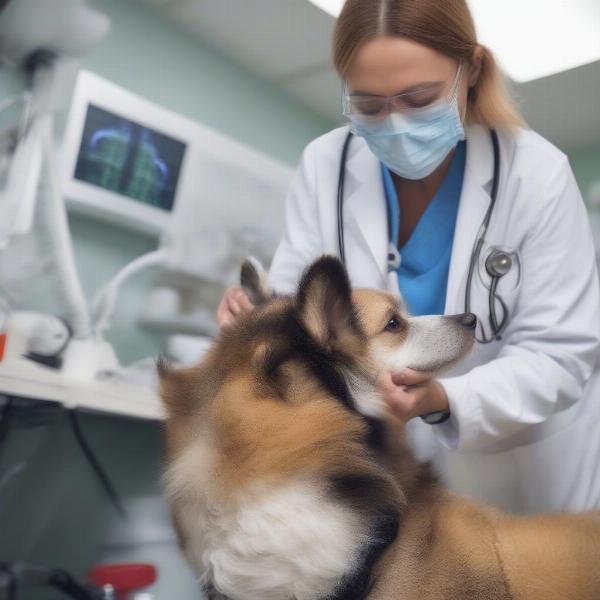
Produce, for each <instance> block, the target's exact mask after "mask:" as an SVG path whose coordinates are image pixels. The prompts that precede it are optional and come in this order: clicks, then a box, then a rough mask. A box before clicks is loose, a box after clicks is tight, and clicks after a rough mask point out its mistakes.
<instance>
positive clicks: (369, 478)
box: [159, 256, 600, 600]
mask: <svg viewBox="0 0 600 600" xmlns="http://www.w3.org/2000/svg"><path fill="white" fill-rule="evenodd" d="M242 283H243V285H244V287H245V289H246V291H247V293H248V294H249V296H250V299H251V300H252V302H253V303H254V305H255V309H254V310H253V311H251V312H249V313H247V314H245V315H243V316H241V317H239V319H238V320H237V322H236V323H235V324H233V325H232V326H230V327H229V328H227V329H225V330H223V331H222V332H221V333H220V334H219V336H218V337H217V339H216V340H215V342H214V344H213V346H212V347H211V349H210V350H209V352H208V353H207V355H206V356H205V358H204V359H203V360H202V362H201V364H200V365H198V366H195V367H191V368H184V369H171V368H169V366H168V365H165V364H161V365H159V371H160V380H161V395H162V398H163V401H164V405H165V407H166V412H167V415H168V416H167V419H166V428H165V430H166V465H165V467H166V468H165V475H164V485H165V492H166V496H167V498H168V501H169V502H170V505H171V508H172V514H173V520H174V524H175V529H176V531H177V534H178V537H179V541H180V545H181V548H182V550H183V552H184V554H185V555H186V557H187V559H188V561H189V562H190V564H191V565H192V567H193V568H194V569H195V571H196V573H198V576H199V578H200V581H201V582H202V584H203V586H204V589H205V590H206V593H207V595H208V597H209V598H210V599H212V600H215V599H230V600H321V599H322V600H326V599H327V600H361V599H364V598H368V599H369V600H416V599H427V600H458V599H460V600H467V599H481V600H559V599H560V600H598V599H600V516H599V515H598V514H587V515H578V516H575V515H544V516H527V517H525V516H509V515H506V514H503V513H501V512H500V511H498V510H497V509H495V508H493V507H490V506H486V505H483V504H480V503H477V502H475V501H472V500H469V499H466V498H463V497H460V496H458V495H456V494H454V493H453V492H451V491H450V490H449V489H447V488H446V487H445V486H444V485H443V484H442V483H441V482H440V480H439V479H438V477H437V476H436V474H435V473H434V472H433V471H432V469H431V467H430V466H429V465H428V464H420V463H418V462H417V461H416V460H415V458H414V457H413V454H412V453H411V451H410V449H409V447H408V445H407V443H406V441H405V436H404V432H403V427H402V424H401V423H400V422H398V421H397V420H396V419H395V418H394V417H393V416H392V415H391V414H390V411H389V410H388V407H387V405H386V403H385V401H384V399H383V397H382V395H381V392H380V391H379V388H378V385H377V380H378V377H379V375H380V374H381V372H382V371H383V370H385V369H390V370H399V369H401V368H404V367H411V368H413V369H418V370H427V371H433V372H441V371H443V370H444V369H446V368H448V367H449V366H451V365H453V364H454V363H456V362H457V361H460V360H461V358H463V357H464V356H465V355H466V354H467V353H468V352H469V351H470V350H471V348H472V346H473V343H474V341H473V340H474V317H473V315H468V314H467V315H455V316H427V317H411V316H409V315H408V314H407V311H406V309H405V307H404V306H403V305H402V304H401V301H400V300H398V299H397V298H395V297H393V296H392V295H390V294H388V293H386V292H382V291H376V290H367V289H357V290H352V289H351V287H350V283H349V280H348V276H347V274H346V271H345V269H344V267H343V266H342V264H341V263H340V262H339V260H337V259H336V258H333V257H327V256H325V257H322V258H320V259H319V260H317V261H316V262H314V263H313V264H312V265H311V266H310V267H309V268H308V269H307V271H306V272H305V273H304V275H303V277H302V279H301V282H300V284H299V287H298V291H297V294H296V295H295V296H281V297H278V296H274V295H273V294H271V292H270V291H269V289H268V286H267V284H266V279H265V276H264V273H262V272H261V270H260V269H259V268H258V266H257V265H256V264H255V263H253V262H252V261H247V262H246V263H245V264H244V265H243V267H242Z"/></svg>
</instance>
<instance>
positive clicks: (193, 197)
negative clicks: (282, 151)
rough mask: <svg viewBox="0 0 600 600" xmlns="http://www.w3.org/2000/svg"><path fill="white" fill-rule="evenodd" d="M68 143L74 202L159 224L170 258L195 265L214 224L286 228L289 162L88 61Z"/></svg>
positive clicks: (268, 231) (66, 166)
mask: <svg viewBox="0 0 600 600" xmlns="http://www.w3.org/2000/svg"><path fill="white" fill-rule="evenodd" d="M62 153H63V154H62V159H63V189H64V193H65V197H66V198H67V202H68V206H69V207H70V208H72V209H75V210H78V211H82V212H84V213H86V214H89V215H92V216H95V217H98V218H101V219H105V220H109V221H111V222H113V223H117V224H120V225H125V226H128V227H133V228H136V229H138V230H142V231H145V232H149V233H153V234H160V235H161V236H162V240H163V241H162V243H163V244H165V243H166V244H167V245H168V246H169V251H170V254H171V257H170V258H171V260H170V261H169V262H170V264H171V265H172V266H175V263H180V264H179V266H180V267H184V266H185V267H186V268H185V269H184V270H186V271H188V270H190V268H192V270H194V267H196V266H199V264H198V263H199V262H202V261H198V258H196V259H195V261H196V262H195V263H193V262H192V261H193V260H194V258H193V257H192V256H190V255H189V253H190V249H191V247H194V246H196V242H197V241H198V237H199V236H202V235H206V232H207V231H210V230H214V229H218V230H220V231H223V230H224V229H227V230H228V231H229V232H231V235H233V236H236V232H238V231H248V229H250V230H251V231H252V232H254V234H253V235H255V236H256V235H260V236H261V237H265V236H267V237H274V238H278V237H279V236H280V235H281V233H282V230H283V212H284V209H283V207H284V200H285V195H286V192H287V188H288V185H289V182H290V180H291V177H292V169H291V168H290V167H289V166H287V165H285V164H283V163H281V162H279V161H277V160H275V159H273V158H272V157H270V156H267V155H265V154H264V153H262V152H260V151H258V150H256V149H255V148H252V147H250V146H247V145H245V144H242V143H240V142H239V141H237V140H235V139H233V138H231V137H229V136H226V135H224V134H221V133H220V132H217V131H215V130H212V129H210V128H208V127H206V126H204V125H201V124H200V123H198V122H196V121H194V120H192V119H189V118H186V117H184V116H182V115H179V114H176V113H174V112H172V111H170V110H167V109H165V108H163V107H161V106H158V105H157V104H155V103H153V102H150V101H148V100H146V99H145V98H142V97H141V96H139V95H137V94H134V93H132V92H130V91H128V90H126V89H124V88H122V87H120V86H118V85H115V84H114V83H112V82H110V81H107V80H106V79H103V78H102V77H99V76H97V75H95V74H94V73H91V72H89V71H85V70H83V71H81V72H80V73H79V75H78V78H77V82H76V85H75V90H74V94H73V99H72V103H71V108H70V111H69V116H68V120H67V126H66V130H65V136H64V141H63V148H62ZM203 232H204V233H203ZM263 232H264V235H263ZM203 258H204V259H205V260H206V257H203ZM184 262H190V264H188V265H183V264H181V263H184Z"/></svg>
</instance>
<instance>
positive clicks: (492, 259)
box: [485, 249, 513, 277]
mask: <svg viewBox="0 0 600 600" xmlns="http://www.w3.org/2000/svg"><path fill="white" fill-rule="evenodd" d="M512 265H513V260H512V257H511V255H510V254H509V253H508V252H506V251H504V250H499V249H495V250H492V251H491V252H490V253H489V255H488V257H487V258H486V259H485V270H486V271H487V272H488V275H489V276H490V277H504V275H506V274H507V273H508V272H509V271H510V270H511V268H512Z"/></svg>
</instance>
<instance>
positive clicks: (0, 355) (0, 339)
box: [0, 333, 6, 362]
mask: <svg viewBox="0 0 600 600" xmlns="http://www.w3.org/2000/svg"><path fill="white" fill-rule="evenodd" d="M5 350H6V333H0V362H2V360H4V351H5Z"/></svg>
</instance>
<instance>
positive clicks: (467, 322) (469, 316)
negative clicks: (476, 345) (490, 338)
mask: <svg viewBox="0 0 600 600" xmlns="http://www.w3.org/2000/svg"><path fill="white" fill-rule="evenodd" d="M456 320H457V321H458V322H459V323H460V324H461V325H462V326H463V327H464V328H465V329H475V327H476V326H477V317H476V316H475V315H474V314H473V313H470V312H468V313H463V314H462V315H456Z"/></svg>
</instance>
